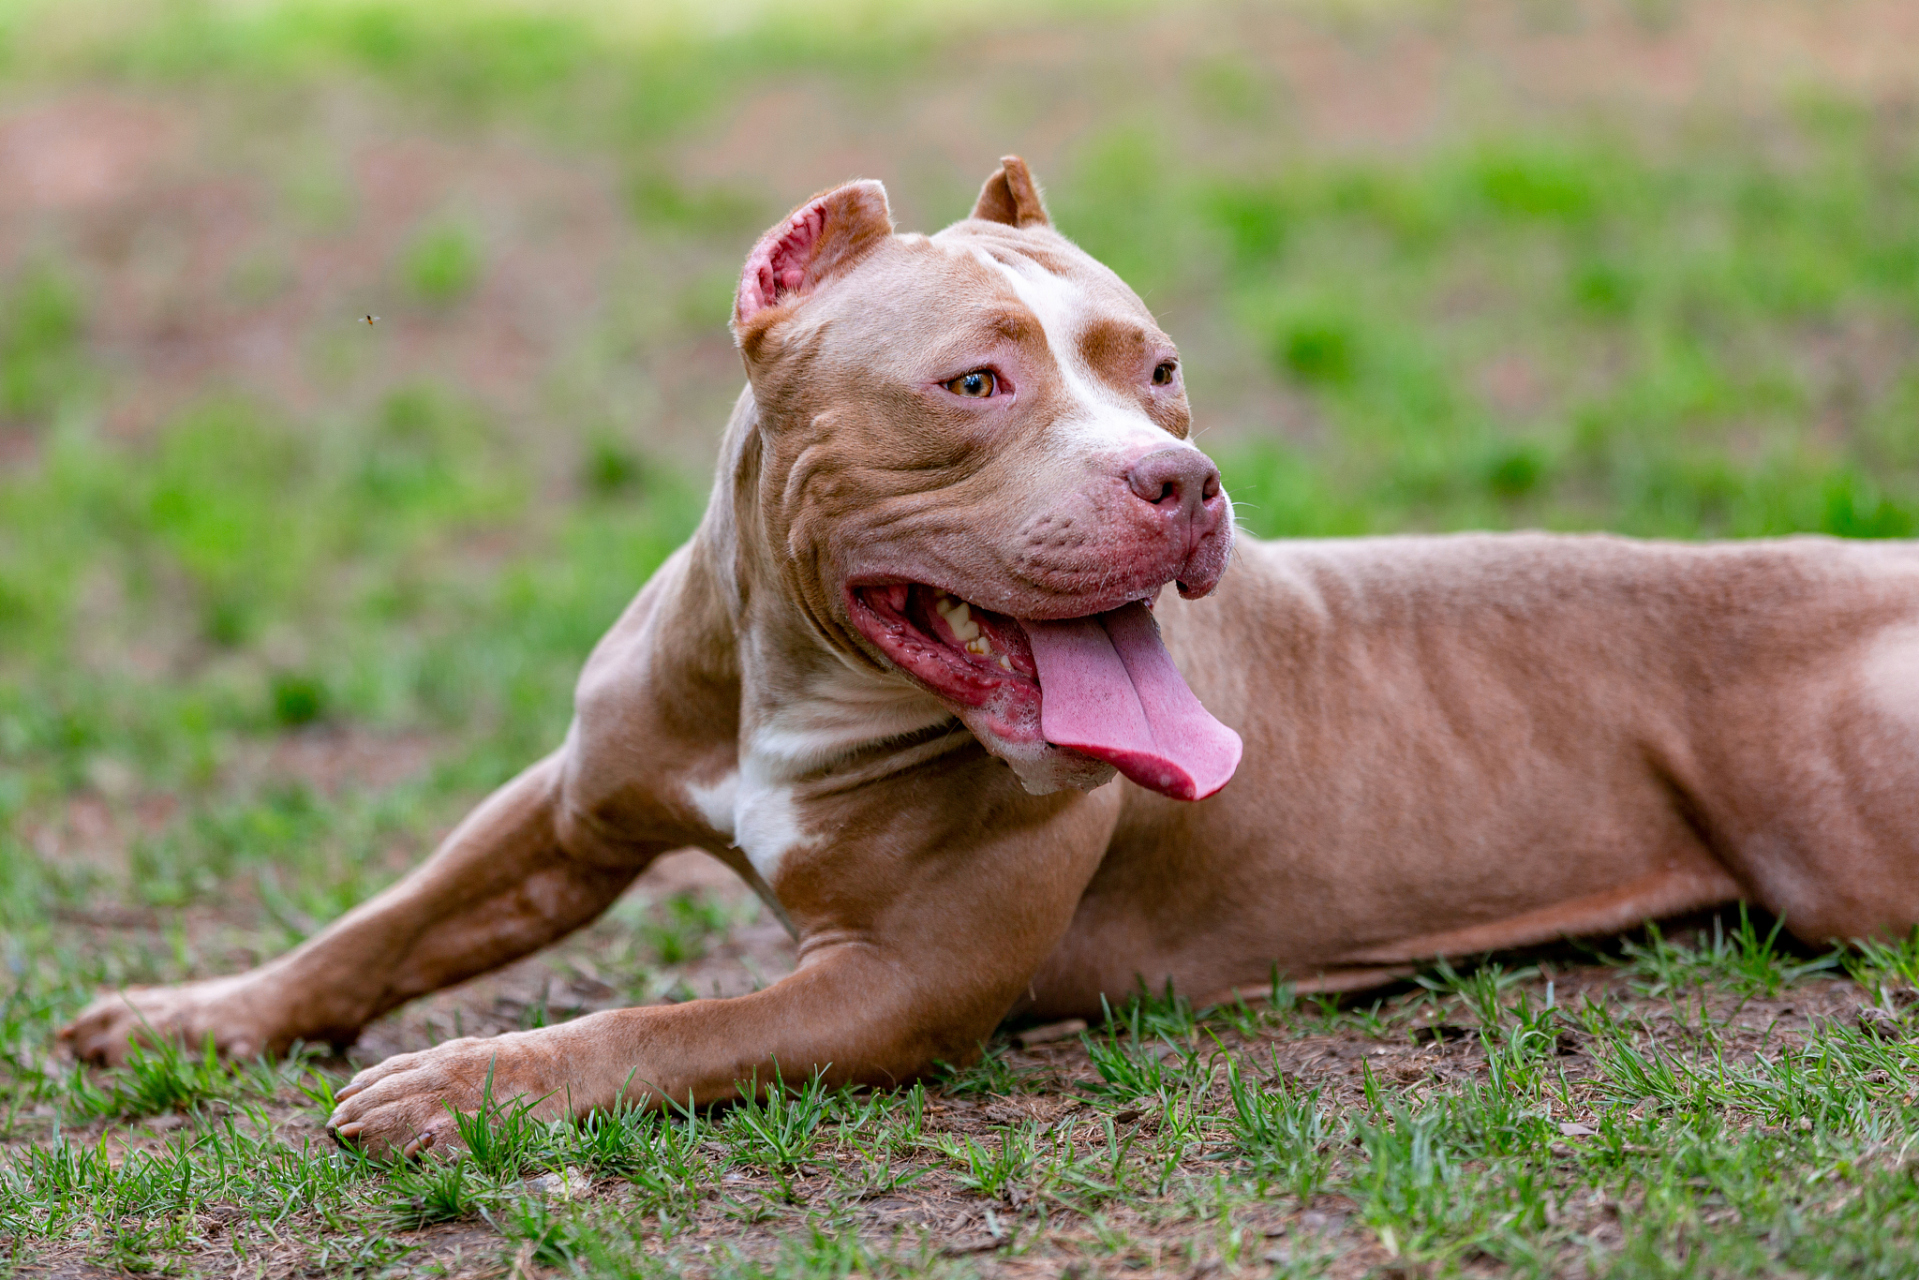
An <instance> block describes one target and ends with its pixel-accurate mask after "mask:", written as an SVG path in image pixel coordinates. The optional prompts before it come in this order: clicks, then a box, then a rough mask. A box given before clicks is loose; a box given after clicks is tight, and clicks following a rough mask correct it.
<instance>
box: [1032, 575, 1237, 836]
mask: <svg viewBox="0 0 1919 1280" xmlns="http://www.w3.org/2000/svg"><path fill="white" fill-rule="evenodd" d="M1020 622H1021V625H1022V626H1024V627H1025V628H1026V635H1027V638H1028V640H1030V641H1031V642H1032V646H1033V665H1034V666H1036V667H1038V668H1039V688H1040V721H1039V723H1040V732H1042V733H1043V734H1045V735H1046V740H1047V741H1048V742H1050V743H1052V744H1053V745H1055V746H1059V747H1070V748H1072V749H1073V750H1074V751H1080V752H1084V753H1085V754H1087V755H1089V756H1092V757H1093V758H1094V759H1096V760H1104V761H1106V763H1108V764H1110V765H1112V766H1113V767H1114V768H1116V769H1118V770H1119V771H1120V772H1121V773H1123V774H1125V775H1126V776H1127V777H1128V778H1130V779H1132V780H1133V781H1134V782H1136V783H1138V784H1139V785H1140V786H1142V787H1148V788H1151V789H1152V790H1154V791H1158V792H1161V793H1162V794H1164V795H1169V796H1172V797H1173V798H1174V799H1176V800H1202V799H1204V798H1205V797H1207V796H1209V795H1211V794H1213V792H1215V791H1217V790H1219V789H1220V788H1221V787H1223V786H1225V785H1226V782H1227V780H1228V779H1230V778H1231V777H1232V776H1233V770H1234V769H1236V768H1238V767H1239V753H1240V742H1239V735H1238V734H1237V733H1234V732H1233V731H1232V730H1231V729H1228V728H1227V727H1226V726H1225V725H1223V724H1221V723H1220V722H1219V721H1217V720H1215V719H1213V717H1212V716H1211V715H1210V714H1209V713H1208V712H1207V710H1206V708H1205V707H1202V706H1200V705H1199V699H1198V698H1196V697H1194V696H1193V691H1192V690H1191V689H1189V688H1187V686H1186V681H1185V679H1184V678H1183V677H1182V676H1181V675H1180V674H1179V668H1177V667H1175V666H1174V665H1173V656H1172V655H1171V654H1170V653H1167V652H1166V646H1165V645H1164V644H1161V643H1160V639H1159V626H1158V624H1157V623H1155V622H1154V621H1153V615H1152V613H1151V612H1149V611H1148V610H1147V608H1146V606H1145V605H1143V604H1129V605H1126V606H1124V607H1123V608H1119V609H1114V610H1112V611H1111V612H1108V613H1100V614H1095V615H1093V616H1092V617H1090V618H1069V619H1067V620H1065V621H1063V622H1034V621H1029V620H1027V619H1021V620H1020Z"/></svg>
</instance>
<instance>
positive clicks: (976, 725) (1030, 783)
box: [953, 707, 1119, 796]
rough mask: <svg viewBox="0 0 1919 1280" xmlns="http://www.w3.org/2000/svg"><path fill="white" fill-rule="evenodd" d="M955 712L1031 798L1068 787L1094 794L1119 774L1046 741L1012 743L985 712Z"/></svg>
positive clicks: (1100, 762)
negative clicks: (1003, 762) (1009, 771)
mask: <svg viewBox="0 0 1919 1280" xmlns="http://www.w3.org/2000/svg"><path fill="white" fill-rule="evenodd" d="M953 710H954V712H955V713H956V714H957V715H958V716H959V718H960V723H962V724H964V725H965V726H966V727H967V728H968V729H970V730H972V733H973V736H974V737H975V738H977V739H979V743H980V745H981V746H983V747H985V748H986V750H987V753H988V754H989V755H994V756H997V757H999V758H1000V759H1001V760H1004V761H1005V762H1006V763H1007V765H1008V767H1010V768H1011V769H1012V770H1013V776H1014V777H1016V778H1018V779H1019V784H1020V786H1022V787H1024V788H1025V789H1026V791H1027V793H1028V794H1030V795H1036V796H1045V795H1051V794H1052V793H1053V792H1055V791H1064V790H1065V789H1066V788H1068V787H1073V788H1075V789H1077V790H1080V791H1091V790H1093V789H1095V788H1097V787H1103V786H1105V785H1106V784H1107V783H1109V782H1111V781H1112V780H1113V779H1114V777H1116V776H1117V775H1118V773H1119V770H1117V769H1115V768H1114V767H1113V766H1112V765H1110V764H1107V763H1106V762H1105V761H1103V760H1095V759H1093V758H1092V757H1091V756H1088V755H1082V754H1080V753H1079V752H1077V751H1068V750H1065V749H1064V748H1061V747H1056V746H1054V745H1052V744H1051V743H1049V742H1046V741H1043V740H1040V741H1032V740H1028V741H1014V740H1012V739H1009V738H1007V737H1006V736H1005V735H1003V734H1001V733H998V732H996V731H995V730H994V729H993V727H992V725H991V722H990V717H989V715H988V714H987V713H986V712H985V711H984V710H982V709H978V708H973V707H954V708H953Z"/></svg>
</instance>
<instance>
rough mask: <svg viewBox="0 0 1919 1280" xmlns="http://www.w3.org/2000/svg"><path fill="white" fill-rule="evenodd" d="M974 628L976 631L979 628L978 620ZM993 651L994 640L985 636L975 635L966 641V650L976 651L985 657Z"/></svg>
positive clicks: (969, 651)
mask: <svg viewBox="0 0 1919 1280" xmlns="http://www.w3.org/2000/svg"><path fill="white" fill-rule="evenodd" d="M973 630H974V631H978V630H979V624H978V623H977V622H976V623H974V624H973ZM992 651H993V642H992V641H991V640H988V639H987V638H986V637H985V636H982V635H975V636H974V637H973V638H972V639H971V640H968V641H967V642H966V652H968V653H976V654H978V655H979V656H980V657H982V658H984V657H985V656H986V655H987V654H989V653H991V652H992Z"/></svg>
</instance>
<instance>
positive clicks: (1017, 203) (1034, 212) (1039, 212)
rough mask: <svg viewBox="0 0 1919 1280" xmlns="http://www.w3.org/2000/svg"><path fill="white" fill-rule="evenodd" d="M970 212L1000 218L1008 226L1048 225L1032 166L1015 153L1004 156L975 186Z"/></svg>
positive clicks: (991, 218)
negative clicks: (976, 193)
mask: <svg viewBox="0 0 1919 1280" xmlns="http://www.w3.org/2000/svg"><path fill="white" fill-rule="evenodd" d="M973 216H974V217H975V218H983V219H985V220H986V221H988V222H1004V223H1005V224H1006V225H1007V226H1009V227H1050V226H1052V225H1053V224H1052V220H1051V219H1050V218H1048V217H1047V216H1046V202H1045V201H1043V200H1041V199H1040V197H1039V184H1038V183H1037V182H1034V181H1033V173H1032V170H1030V169H1028V168H1027V167H1026V162H1025V161H1024V160H1022V159H1020V158H1019V157H1018V156H1005V157H1003V158H1002V159H1001V160H1000V162H999V168H997V169H995V170H993V176H992V177H990V178H988V179H987V180H986V185H985V186H983V187H981V188H980V189H979V200H978V202H977V203H975V204H974V205H973Z"/></svg>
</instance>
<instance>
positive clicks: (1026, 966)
mask: <svg viewBox="0 0 1919 1280" xmlns="http://www.w3.org/2000/svg"><path fill="white" fill-rule="evenodd" d="M941 794H942V795H943V796H946V797H949V798H952V799H951V802H952V803H954V804H955V805H961V804H963V805H964V806H965V807H966V808H967V809H969V810H970V812H969V813H967V814H965V815H963V816H962V815H960V814H957V813H956V814H954V815H951V816H950V817H949V818H948V820H946V821H942V822H935V823H931V824H923V825H921V824H917V823H916V822H915V821H914V820H915V819H923V818H924V816H925V815H924V814H922V813H912V812H903V813H901V814H900V815H899V816H898V817H897V818H895V820H893V821H891V822H881V823H877V824H874V826H876V827H877V829H874V826H869V828H868V830H869V831H870V832H871V834H869V835H866V836H865V837H864V838H862V839H860V840H858V841H857V842H855V843H852V844H840V845H837V846H835V847H834V848H832V849H830V850H819V851H816V852H813V853H812V854H811V855H810V856H807V857H800V858H796V859H795V860H794V861H793V862H792V863H789V864H788V865H786V866H784V867H782V869H781V874H780V875H779V877H778V878H777V880H776V881H775V885H774V887H775V888H776V889H777V890H778V892H779V893H780V896H781V899H782V901H783V903H784V904H785V906H786V908H787V911H788V913H789V914H790V915H792V917H793V918H794V920H795V922H796V923H797V924H798V925H799V928H800V930H801V939H802V940H801V943H800V965H799V968H798V969H797V970H796V971H795V972H794V973H792V974H791V975H789V976H788V977H786V978H784V979H782V980H781V981H779V982H777V983H775V984H774V985H773V986H771V987H768V988H767V989H766V990H764V991H759V992H755V993H753V994H752V995H747V996H739V997H735V998H732V999H721V1000H695V1001H690V1002H688V1003H686V1004H680V1005H666V1006H654V1007H650V1008H640V1009H617V1010H610V1011H608V1012H605V1013H597V1014H593V1015H590V1016H588V1017H584V1018H580V1019H578V1020H576V1021H573V1022H568V1023H564V1024H561V1025H559V1026H556V1027H546V1028H542V1029H540V1030H537V1031H521V1032H512V1033H509V1034H506V1035H501V1036H494V1037H491V1038H486V1039H481V1038H470V1039H464V1040H454V1041H449V1042H447V1043H445V1044H442V1045H439V1046H437V1047H435V1048H433V1049H429V1050H426V1051H424V1052H421V1053H409V1054H401V1055H399V1056H397V1057H394V1058H390V1059H388V1060H387V1061H385V1062H382V1063H380V1064H379V1065H377V1066H374V1067H371V1068H368V1069H367V1070H365V1071H362V1072H361V1073H360V1074H359V1075H357V1076H355V1077H354V1079H353V1080H352V1082H351V1083H349V1084H348V1085H347V1087H346V1088H345V1089H344V1090H342V1091H341V1093H340V1095H339V1097H340V1105H339V1107H338V1108H337V1109H336V1110H335V1111H334V1113H333V1117H332V1119H331V1120H330V1121H329V1125H330V1127H331V1128H332V1129H333V1132H334V1133H335V1134H337V1135H338V1136H339V1137H341V1138H342V1139H346V1140H352V1141H355V1142H357V1143H359V1144H361V1145H363V1146H365V1147H366V1148H367V1149H368V1150H370V1151H373V1152H375V1153H382V1154H391V1153H394V1152H412V1151H417V1150H420V1149H422V1148H425V1147H430V1146H440V1147H446V1146H449V1145H452V1144H453V1143H455V1142H457V1125H456V1123H455V1121H454V1118H453V1114H452V1113H453V1112H471V1111H474V1110H476V1109H478V1108H479V1107H480V1106H481V1104H482V1100H483V1098H484V1096H485V1094H486V1090H487V1089H488V1088H489V1087H490V1088H491V1090H492V1094H491V1096H492V1098H493V1100H494V1102H495V1103H496V1104H508V1103H511V1102H513V1101H514V1100H516V1099H517V1100H521V1101H522V1102H524V1103H525V1104H526V1105H529V1106H530V1107H531V1108H532V1109H533V1111H534V1113H535V1114H537V1115H542V1116H559V1115H569V1114H573V1115H577V1114H581V1113H584V1112H586V1111H589V1110H592V1109H595V1108H604V1107H609V1106H612V1105H613V1104H615V1103H616V1102H618V1101H620V1100H622V1099H625V1100H627V1101H632V1102H643V1103H645V1104H646V1105H650V1106H655V1107H657V1106H660V1105H662V1104H663V1102H664V1101H665V1100H667V1099H670V1100H672V1101H673V1102H674V1103H676V1104H678V1105H681V1106H685V1105H687V1104H688V1103H689V1101H690V1102H692V1103H708V1102H713V1101H718V1100H724V1099H727V1098H730V1097H733V1096H735V1095H736V1094H737V1092H738V1091H739V1089H740V1088H741V1087H742V1086H744V1087H746V1088H754V1087H759V1088H764V1087H766V1086H767V1085H768V1084H770V1083H771V1082H772V1081H774V1080H775V1079H776V1078H778V1079H783V1080H784V1081H785V1082H786V1083H788V1084H793V1083H795V1082H798V1081H803V1080H805V1079H807V1078H808V1077H810V1076H811V1075H812V1073H814V1072H815V1071H820V1072H823V1073H824V1074H825V1077H826V1079H827V1080H828V1081H829V1082H830V1083H834V1084H844V1083H862V1084H874V1085H898V1084H904V1083H906V1082H908V1081H910V1080H912V1079H914V1078H915V1077H917V1076H920V1075H923V1074H924V1073H926V1072H927V1071H928V1070H929V1069H931V1068H932V1067H933V1065H934V1064H935V1063H937V1062H941V1061H945V1062H954V1063H957V1062H963V1061H966V1060H968V1059H969V1058H970V1057H971V1056H972V1055H973V1054H974V1053H975V1052H976V1051H977V1048H978V1046H979V1043H980V1042H981V1041H982V1040H983V1039H984V1038H985V1037H986V1036H987V1035H989V1034H990V1033H991V1032H992V1029H993V1027H994V1026H995V1025H996V1024H997V1023H998V1021H999V1019H1000V1018H1001V1017H1003V1016H1004V1015H1005V1013H1006V1011H1007V1010H1008V1008H1010V1007H1011V1006H1012V1004H1013V1003H1014V1001H1015V1000H1016V999H1018V997H1019V996H1020V994H1021V993H1022V992H1023V991H1025V989H1026V986H1027V984H1028V982H1029V981H1030V980H1031V977H1032V975H1033V973H1034V972H1035V971H1036V970H1037V969H1038V968H1039V966H1040V964H1041V962H1042V961H1043V960H1044V959H1045V957H1046V956H1047V955H1048V954H1049V953H1050V952H1051V951H1052V949H1053V948H1054V947H1055V946H1056V945H1057V944H1058V942H1059V939H1060V938H1061V937H1062V936H1063V935H1064V934H1065V931H1066V929H1067V927H1068V925H1069V923H1070V922H1071V919H1072V915H1073V910H1074V907H1075V905H1076V904H1077V903H1078V901H1079V897H1080V894H1081V893H1082V892H1083V891H1084V889H1085V885H1086V883H1087V881H1088V880H1089V879H1090V878H1091V876H1092V874H1093V871H1094V869H1095V868H1096V867H1097V866H1098V863H1099V860H1100V857H1101V855H1102V853H1103V851H1104V849H1105V846H1106V842H1107V840H1108V838H1109V837H1110V834H1111V831H1112V827H1113V821H1114V816H1115V814H1116V812H1117V808H1118V796H1117V788H1109V789H1108V792H1107V793H1094V794H1093V795H1090V796H1086V795H1079V794H1077V793H1071V794H1069V795H1067V796H1049V797H1044V798H1037V799H1036V798H1033V797H1027V796H1024V795H1023V794H1022V795H1020V796H1018V797H1017V798H1016V799H1012V800H1009V801H1008V802H1007V803H1005V804H996V803H995V797H994V796H993V795H992V793H991V791H990V790H989V789H987V788H979V787H967V786H964V785H949V786H946V787H944V788H943V789H942V792H941ZM1009 810H1015V812H1009ZM849 825H850V824H849ZM915 825H919V826H920V829H919V830H917V831H912V830H911V828H912V827H914V826H915Z"/></svg>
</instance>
